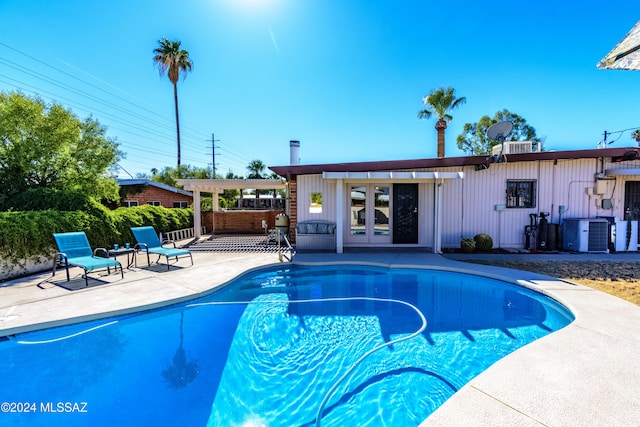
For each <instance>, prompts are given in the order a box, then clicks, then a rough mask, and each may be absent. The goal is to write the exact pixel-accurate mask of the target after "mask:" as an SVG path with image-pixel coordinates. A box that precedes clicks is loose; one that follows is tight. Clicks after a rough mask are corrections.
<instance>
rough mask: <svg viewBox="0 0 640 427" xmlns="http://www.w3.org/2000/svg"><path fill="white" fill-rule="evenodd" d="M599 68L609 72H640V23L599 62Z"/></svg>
mask: <svg viewBox="0 0 640 427" xmlns="http://www.w3.org/2000/svg"><path fill="white" fill-rule="evenodd" d="M597 67H598V68H599V69H609V70H636V71H637V70H640V21H638V22H637V23H636V25H634V26H633V28H632V29H631V31H629V32H628V33H627V35H626V36H625V37H624V38H623V39H622V40H621V41H620V43H618V44H617V45H616V46H615V47H614V48H613V50H611V52H609V53H608V54H607V56H605V57H604V58H602V60H601V61H600V62H598V64H597Z"/></svg>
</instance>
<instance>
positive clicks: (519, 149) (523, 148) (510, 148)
mask: <svg viewBox="0 0 640 427" xmlns="http://www.w3.org/2000/svg"><path fill="white" fill-rule="evenodd" d="M538 146H539V144H538ZM501 150H502V154H524V153H532V152H533V142H531V141H505V142H504V147H501V146H500V144H498V145H494V146H493V148H492V152H491V154H493V155H494V156H495V155H497V154H500V151H501ZM536 151H539V150H536Z"/></svg>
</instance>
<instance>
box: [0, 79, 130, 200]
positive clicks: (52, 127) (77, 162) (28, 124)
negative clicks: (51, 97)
mask: <svg viewBox="0 0 640 427" xmlns="http://www.w3.org/2000/svg"><path fill="white" fill-rule="evenodd" d="M105 135H106V129H105V128H104V127H103V126H102V125H100V123H98V121H97V120H94V119H92V118H86V119H84V120H80V119H78V118H77V117H76V116H75V115H73V114H72V113H71V112H70V111H68V110H66V109H64V108H63V107H62V106H61V105H59V104H55V103H54V104H51V105H47V104H45V102H44V101H43V100H42V99H40V98H37V97H36V98H30V97H27V96H25V95H23V94H21V93H17V92H10V93H4V92H2V93H0V188H2V193H0V205H3V204H4V203H5V202H6V201H7V200H10V199H11V198H12V197H15V196H16V195H18V194H21V193H22V192H24V191H27V190H29V189H33V188H48V189H53V190H65V191H76V192H81V193H83V194H85V195H87V196H91V197H94V198H95V199H96V200H110V201H115V200H118V186H117V184H116V181H115V179H114V176H113V174H112V173H110V170H112V169H113V168H115V166H116V163H117V162H118V161H119V160H120V158H121V156H122V153H121V152H120V151H119V150H118V144H117V143H116V142H115V141H114V140H112V139H109V138H107V137H106V136H105Z"/></svg>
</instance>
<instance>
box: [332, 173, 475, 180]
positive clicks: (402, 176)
mask: <svg viewBox="0 0 640 427" xmlns="http://www.w3.org/2000/svg"><path fill="white" fill-rule="evenodd" d="M322 177H323V178H324V179H350V180H357V181H360V180H365V181H371V180H381V181H389V180H393V181H435V180H439V179H462V178H463V177H464V172H418V171H386V172H383V171H376V172H348V171H345V172H322Z"/></svg>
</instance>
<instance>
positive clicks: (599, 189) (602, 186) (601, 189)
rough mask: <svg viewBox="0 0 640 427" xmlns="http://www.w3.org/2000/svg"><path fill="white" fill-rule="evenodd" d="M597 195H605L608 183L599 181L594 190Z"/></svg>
mask: <svg viewBox="0 0 640 427" xmlns="http://www.w3.org/2000/svg"><path fill="white" fill-rule="evenodd" d="M593 192H594V193H595V194H604V193H606V192H607V181H603V180H598V181H596V185H595V187H594V188H593Z"/></svg>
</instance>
